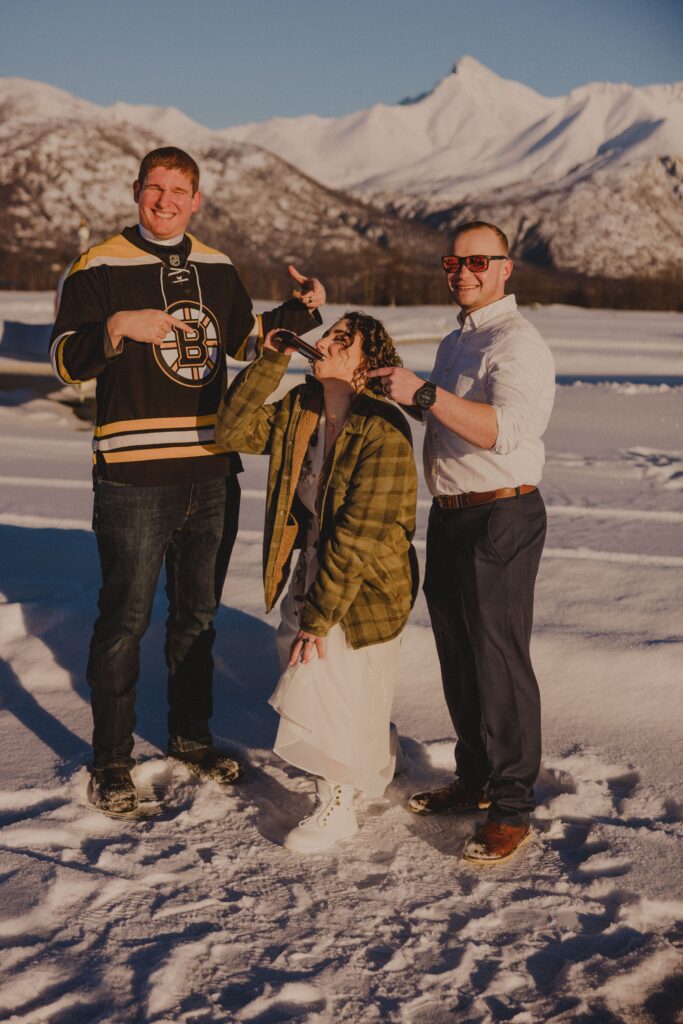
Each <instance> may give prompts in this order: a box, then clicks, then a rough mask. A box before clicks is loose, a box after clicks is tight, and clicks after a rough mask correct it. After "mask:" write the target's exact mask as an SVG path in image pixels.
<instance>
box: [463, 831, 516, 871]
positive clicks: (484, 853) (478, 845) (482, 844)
mask: <svg viewBox="0 0 683 1024" xmlns="http://www.w3.org/2000/svg"><path fill="white" fill-rule="evenodd" d="M530 839H531V827H530V826H529V825H502V824H501V823H500V822H497V821H485V822H484V824H483V825H480V826H479V828H478V829H477V831H476V832H475V833H474V835H473V836H470V838H469V839H468V840H467V842H466V843H465V848H464V850H463V851H462V859H463V860H466V861H467V862H468V863H470V864H501V863H502V862H503V861H506V860H509V859H510V857H512V856H514V854H515V853H517V851H518V850H519V849H521V847H522V846H525V845H526V843H528V842H529V840H530Z"/></svg>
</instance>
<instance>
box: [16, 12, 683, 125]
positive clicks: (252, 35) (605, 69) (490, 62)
mask: <svg viewBox="0 0 683 1024" xmlns="http://www.w3.org/2000/svg"><path fill="white" fill-rule="evenodd" d="M463 54H470V55H471V56H473V57H476V58H477V60H479V61H481V62H482V63H483V64H486V65H487V66H488V67H489V68H491V69H492V70H493V71H495V72H496V73H497V74H499V75H502V76H503V77H504V78H513V79H516V80H517V81H520V82H524V83H525V84H526V85H530V86H531V87H532V88H534V89H536V90H537V91H538V92H541V93H543V94H544V95H547V96H555V95H560V94H562V93H566V92H568V91H569V89H571V88H572V87H573V86H576V85H582V84H584V83H586V82H590V81H598V80H602V81H616V82H631V83H632V84H634V85H643V84H647V83H653V82H670V81H677V80H681V79H683V57H682V56H681V55H682V54H683V0H161V2H155V0H0V75H2V76H19V77H23V78H32V79H36V80H38V81H43V82H49V83H51V84H52V85H57V86H60V87H61V88H63V89H66V90H68V91H69V92H72V93H75V94H76V95H78V96H81V97H82V98H84V99H88V100H91V101H93V102H95V103H100V104H109V103H113V102H115V101H116V100H125V101H127V102H130V103H151V104H160V105H163V106H167V105H168V106H175V107H178V108H179V109H181V110H183V111H184V112H185V113H186V114H188V115H189V116H190V117H192V118H193V119H194V120H196V121H199V122H201V123H202V124H206V125H209V126H210V127H213V128H220V127H224V126H226V125H231V124H239V123H241V122H243V121H252V120H263V119H265V118H267V117H273V116H276V115H284V116H288V115H298V114H305V113H317V114H322V115H326V116H336V115H339V114H344V113H348V112H349V111H353V110H359V109H361V108H363V107H368V106H370V105H372V104H373V103H376V102H384V103H395V102H397V101H398V100H400V99H403V98H404V97H406V96H412V95H415V94H417V93H420V92H423V91H425V90H427V89H430V88H431V87H432V86H433V85H434V84H435V83H436V82H437V81H438V80H439V79H440V78H442V77H443V76H444V75H445V74H447V73H448V72H449V71H450V69H451V67H452V65H453V63H454V62H455V61H456V60H457V58H458V57H460V56H462V55H463Z"/></svg>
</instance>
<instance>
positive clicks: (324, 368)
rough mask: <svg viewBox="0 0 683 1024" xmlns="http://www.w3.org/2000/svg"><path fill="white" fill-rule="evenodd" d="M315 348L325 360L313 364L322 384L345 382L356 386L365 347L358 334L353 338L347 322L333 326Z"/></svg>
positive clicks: (338, 321)
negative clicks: (356, 376) (337, 381)
mask: <svg viewBox="0 0 683 1024" xmlns="http://www.w3.org/2000/svg"><path fill="white" fill-rule="evenodd" d="M315 347H316V348H317V349H318V351H319V352H322V354H323V356H324V357H325V358H324V359H318V360H316V361H315V362H314V363H313V374H314V376H315V377H316V378H317V379H318V380H319V381H321V382H323V383H324V382H325V380H343V381H346V383H347V384H351V386H354V375H355V373H356V371H357V369H358V367H359V366H360V365H361V363H362V361H363V346H362V342H361V337H360V334H359V333H358V332H356V333H355V335H354V336H353V337H352V336H351V333H350V331H349V325H348V323H347V321H346V320H337V322H336V324H332V326H331V327H329V328H328V329H327V330H326V331H325V333H324V334H323V336H322V338H320V339H319V341H317V342H316V344H315Z"/></svg>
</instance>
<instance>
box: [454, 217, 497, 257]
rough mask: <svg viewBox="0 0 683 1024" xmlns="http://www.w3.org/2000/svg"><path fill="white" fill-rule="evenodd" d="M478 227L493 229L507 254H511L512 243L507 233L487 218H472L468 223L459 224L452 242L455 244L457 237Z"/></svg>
mask: <svg viewBox="0 0 683 1024" xmlns="http://www.w3.org/2000/svg"><path fill="white" fill-rule="evenodd" d="M478 228H488V229H489V230H490V231H493V233H494V235H495V236H496V238H497V239H498V241H499V242H500V244H501V245H502V246H503V248H504V249H505V255H506V256H509V254H510V243H509V242H508V239H507V235H506V234H505V233H504V232H503V231H501V230H500V228H499V227H496V225H495V224H489V223H488V222H487V221H485V220H471V221H468V222H467V224H458V226H457V227H456V229H455V231H454V232H453V235H452V237H451V244H453V243H454V242H455V240H456V238H459V237H460V235H466V234H467V233H468V232H469V231H476V230H477V229H478Z"/></svg>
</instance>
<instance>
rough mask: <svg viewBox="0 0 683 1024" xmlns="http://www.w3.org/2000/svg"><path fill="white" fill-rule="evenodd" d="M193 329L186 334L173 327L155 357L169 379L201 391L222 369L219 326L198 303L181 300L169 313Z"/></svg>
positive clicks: (157, 348) (156, 348) (155, 349)
mask: <svg viewBox="0 0 683 1024" xmlns="http://www.w3.org/2000/svg"><path fill="white" fill-rule="evenodd" d="M166 312H167V313H169V314H170V315H171V316H174V317H175V318H176V319H177V320H183V321H184V323H186V324H187V325H188V326H189V327H191V328H192V334H189V333H188V334H186V333H185V331H182V330H181V329H180V328H179V327H177V328H176V327H174V328H172V329H171V330H170V331H169V332H168V334H167V335H166V337H165V338H164V340H163V341H162V342H161V344H160V345H154V346H153V349H154V357H155V359H156V361H157V363H158V364H159V366H160V368H161V369H162V370H163V371H164V373H165V374H166V376H167V377H170V378H171V380H174V381H175V382H176V383H177V384H184V385H185V386H186V387H191V388H193V387H194V388H201V387H204V385H205V384H208V383H209V381H211V380H213V378H214V377H215V376H216V373H217V372H218V367H219V366H220V354H221V347H220V342H219V334H218V324H217V322H216V318H215V316H214V315H213V313H212V312H211V311H210V310H208V309H207V308H206V307H205V306H202V307H200V306H199V305H198V303H196V302H188V301H187V300H181V301H179V302H174V303H172V304H171V305H170V306H169V307H168V309H167V310H166Z"/></svg>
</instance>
